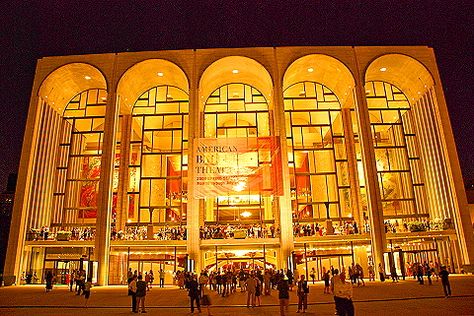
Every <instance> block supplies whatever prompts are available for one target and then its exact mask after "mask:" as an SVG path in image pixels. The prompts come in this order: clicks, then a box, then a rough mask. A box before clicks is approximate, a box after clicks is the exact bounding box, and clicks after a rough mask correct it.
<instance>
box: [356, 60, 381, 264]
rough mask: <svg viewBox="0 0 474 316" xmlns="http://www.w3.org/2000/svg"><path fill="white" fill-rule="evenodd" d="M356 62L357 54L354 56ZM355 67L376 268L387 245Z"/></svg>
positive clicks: (361, 83)
mask: <svg viewBox="0 0 474 316" xmlns="http://www.w3.org/2000/svg"><path fill="white" fill-rule="evenodd" d="M355 59H356V62H357V64H358V60H357V56H355ZM360 69H361V68H360V66H359V65H358V67H357V75H356V77H355V79H356V86H355V87H354V90H353V92H354V94H355V95H354V99H355V100H356V105H357V106H356V114H357V118H358V120H359V124H358V125H359V141H360V149H361V153H362V162H363V164H364V174H365V189H366V195H367V208H368V211H369V222H370V237H371V243H372V258H373V259H374V267H375V269H377V266H378V264H379V263H381V264H382V266H385V265H384V257H383V254H384V252H385V249H386V247H387V242H386V238H385V229H384V223H383V209H382V199H381V196H380V188H379V183H378V178H377V165H376V159H375V150H374V143H373V139H372V133H371V126H370V116H369V108H368V105H367V99H366V97H365V80H364V77H363V74H361V73H360Z"/></svg>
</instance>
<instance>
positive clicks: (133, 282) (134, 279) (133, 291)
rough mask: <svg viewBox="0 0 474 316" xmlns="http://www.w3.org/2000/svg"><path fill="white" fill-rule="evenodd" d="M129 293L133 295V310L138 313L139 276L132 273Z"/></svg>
mask: <svg viewBox="0 0 474 316" xmlns="http://www.w3.org/2000/svg"><path fill="white" fill-rule="evenodd" d="M128 295H130V296H131V297H132V312H133V313H138V309H137V277H136V276H134V275H133V274H132V276H131V278H130V282H129V283H128Z"/></svg>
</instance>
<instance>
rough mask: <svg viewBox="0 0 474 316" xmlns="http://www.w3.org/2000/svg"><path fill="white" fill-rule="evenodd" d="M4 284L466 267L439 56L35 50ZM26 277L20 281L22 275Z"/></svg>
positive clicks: (413, 49)
mask: <svg viewBox="0 0 474 316" xmlns="http://www.w3.org/2000/svg"><path fill="white" fill-rule="evenodd" d="M6 260H7V261H6V265H5V273H4V274H5V283H14V282H19V281H18V280H19V279H20V278H22V277H23V276H24V275H25V273H26V274H32V273H34V274H36V276H37V277H38V279H39V281H38V282H43V280H44V276H45V274H46V273H47V272H48V271H52V272H53V275H55V276H56V280H57V282H58V283H66V282H67V278H68V275H69V273H70V272H71V271H72V270H76V269H83V270H86V271H87V274H88V275H89V276H90V277H92V279H93V282H94V283H96V284H99V285H108V284H123V283H124V281H125V278H126V275H127V271H128V270H129V269H130V268H131V269H132V270H138V271H149V270H153V271H160V270H163V271H164V272H165V273H166V277H165V283H168V284H171V283H172V281H173V276H174V275H175V273H176V272H177V271H186V270H187V271H194V272H196V273H199V272H200V271H202V270H208V271H215V270H223V269H244V270H245V269H292V270H294V269H298V271H299V273H300V274H304V273H306V274H308V273H309V271H311V270H313V269H314V270H315V271H316V278H320V275H321V272H322V271H323V269H328V268H329V267H331V266H333V267H334V268H342V267H348V266H350V265H351V264H352V263H355V264H360V265H361V266H362V267H363V268H364V270H366V271H367V269H368V267H369V266H373V267H378V265H379V264H381V266H382V267H384V268H385V271H387V272H390V271H392V272H393V271H394V270H393V269H395V270H396V271H397V273H398V275H400V276H405V275H406V274H407V267H409V265H410V264H412V263H414V262H421V263H422V262H427V263H430V264H432V265H433V264H436V265H445V266H446V267H447V268H448V269H449V270H450V271H451V272H461V271H462V270H463V269H467V267H470V265H471V264H472V262H473V260H474V242H473V229H472V224H471V220H470V216H469V213H468V208H467V200H466V194H465V191H464V186H463V181H462V175H461V169H460V165H459V161H458V157H457V151H456V145H455V142H454V136H453V132H452V129H451V125H450V120H449V116H448V110H447V105H446V100H445V97H444V92H443V86H442V84H441V80H440V75H439V71H438V68H437V64H436V59H435V55H434V51H433V49H432V48H430V47H426V46H396V47H392V46H390V47H388V46H386V47H385V46H383V47H375V46H374V47H365V46H360V47H358V46H355V47H352V46H339V47H317V46H301V47H256V48H219V49H187V50H164V51H147V52H124V53H106V54H91V55H74V56H59V57H45V58H41V59H39V60H38V63H37V68H36V74H35V79H34V82H33V89H32V93H31V98H30V105H29V110H28V119H27V124H26V130H25V136H24V141H23V147H22V154H21V161H20V167H19V174H18V184H17V189H16V195H15V201H14V211H13V215H12V226H11V232H10V239H9V245H8V251H7V259H6ZM15 280H16V281H15Z"/></svg>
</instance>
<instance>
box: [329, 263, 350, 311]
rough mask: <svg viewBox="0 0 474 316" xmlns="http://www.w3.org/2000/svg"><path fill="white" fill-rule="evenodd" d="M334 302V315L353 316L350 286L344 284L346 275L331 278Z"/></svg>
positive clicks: (347, 283)
mask: <svg viewBox="0 0 474 316" xmlns="http://www.w3.org/2000/svg"><path fill="white" fill-rule="evenodd" d="M333 293H334V302H335V304H336V313H337V315H339V316H354V304H353V303H352V284H351V283H350V282H346V273H345V272H341V274H340V275H335V276H334V277H333Z"/></svg>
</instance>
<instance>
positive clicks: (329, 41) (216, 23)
mask: <svg viewBox="0 0 474 316" xmlns="http://www.w3.org/2000/svg"><path fill="white" fill-rule="evenodd" d="M5 2H8V1H2V4H0V10H1V11H0V12H1V13H0V14H1V19H0V39H1V41H0V43H1V48H0V52H1V55H0V67H1V68H0V93H1V99H0V100H1V102H0V107H1V115H0V156H1V158H0V190H1V189H3V188H4V187H6V179H7V176H8V174H9V173H12V172H17V168H18V164H19V160H20V152H21V143H22V140H23V133H24V127H25V122H26V115H27V110H28V105H29V98H30V94H31V87H32V82H33V78H34V71H35V65H36V60H37V59H39V58H41V57H45V56H60V55H71V54H91V53H111V52H124V51H143V50H164V49H189V48H216V47H256V46H311V45H314V46H324V45H354V46H361V45H374V46H377V45H428V46H430V47H433V48H434V49H435V53H436V56H437V60H438V66H439V69H440V73H441V79H442V82H443V85H444V89H445V95H446V99H447V103H448V108H449V113H450V116H451V122H452V125H453V129H454V136H455V139H456V144H457V148H458V152H459V158H460V162H461V167H462V171H463V175H464V179H465V181H470V180H473V179H474V154H473V149H474V141H473V138H474V104H473V102H474V94H473V91H474V79H473V75H472V73H473V71H472V68H473V55H474V49H473V44H472V43H474V36H473V34H474V23H473V20H474V13H473V12H474V1H468V0H465V1H403V0H399V1H372V0H370V1H369V0H366V1H356V0H351V1H346V0H333V1H316V0H315V1H276V0H273V1H263V0H252V1H245V0H241V1H231V0H227V1H205V0H195V1H192V0H188V1H173V0H170V1H124V0H109V1H86V0H84V1H68V0H57V1H52V0H41V1H12V3H5ZM458 2H459V3H458ZM291 3H295V4H297V5H292V4H291Z"/></svg>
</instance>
